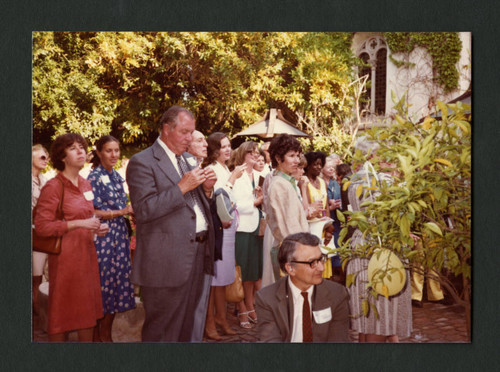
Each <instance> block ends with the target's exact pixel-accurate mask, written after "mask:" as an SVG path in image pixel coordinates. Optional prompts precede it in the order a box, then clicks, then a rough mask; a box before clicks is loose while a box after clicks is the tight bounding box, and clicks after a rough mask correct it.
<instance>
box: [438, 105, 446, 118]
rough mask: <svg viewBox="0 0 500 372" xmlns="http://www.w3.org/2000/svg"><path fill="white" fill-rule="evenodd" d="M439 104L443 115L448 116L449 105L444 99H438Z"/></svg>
mask: <svg viewBox="0 0 500 372" xmlns="http://www.w3.org/2000/svg"><path fill="white" fill-rule="evenodd" d="M437 106H438V107H439V110H441V116H442V117H443V118H447V117H448V107H446V104H444V103H443V102H442V101H437Z"/></svg>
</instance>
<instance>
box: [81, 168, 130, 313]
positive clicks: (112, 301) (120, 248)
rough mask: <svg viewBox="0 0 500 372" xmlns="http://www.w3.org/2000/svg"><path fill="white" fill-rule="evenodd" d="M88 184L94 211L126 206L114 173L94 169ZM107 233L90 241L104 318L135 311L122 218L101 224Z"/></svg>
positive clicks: (124, 225) (122, 191)
mask: <svg viewBox="0 0 500 372" xmlns="http://www.w3.org/2000/svg"><path fill="white" fill-rule="evenodd" d="M88 180H89V181H90V183H91V185H92V191H93V193H94V208H95V209H98V210H102V211H109V210H113V211H117V210H120V209H123V208H125V207H126V206H127V194H126V193H125V191H124V189H123V182H124V180H123V178H122V177H121V176H120V175H119V174H118V172H117V171H115V170H113V172H109V171H108V170H106V169H105V168H104V167H103V166H102V165H99V166H97V167H96V168H94V169H93V170H92V171H91V172H90V174H89V176H88ZM104 221H105V222H107V223H108V225H109V227H110V231H109V233H108V234H107V235H106V236H103V237H96V239H95V240H94V243H95V247H96V250H97V262H98V263H99V273H100V277H101V293H102V306H103V309H104V313H105V314H113V313H120V312H123V311H127V310H130V309H133V308H135V299H134V289H133V286H132V283H130V271H131V267H132V265H131V263H130V246H129V243H130V242H129V234H128V229H127V225H126V223H125V217H123V216H120V217H115V218H113V219H110V220H104Z"/></svg>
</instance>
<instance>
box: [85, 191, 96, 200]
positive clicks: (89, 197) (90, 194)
mask: <svg viewBox="0 0 500 372" xmlns="http://www.w3.org/2000/svg"><path fill="white" fill-rule="evenodd" d="M83 196H84V197H85V199H86V200H94V193H93V192H92V191H85V192H84V193H83Z"/></svg>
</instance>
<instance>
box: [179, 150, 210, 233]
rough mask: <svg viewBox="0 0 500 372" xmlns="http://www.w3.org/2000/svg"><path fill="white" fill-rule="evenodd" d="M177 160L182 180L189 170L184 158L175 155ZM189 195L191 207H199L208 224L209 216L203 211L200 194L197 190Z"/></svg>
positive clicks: (188, 193) (189, 192)
mask: <svg viewBox="0 0 500 372" xmlns="http://www.w3.org/2000/svg"><path fill="white" fill-rule="evenodd" d="M175 158H176V159H177V166H178V167H179V172H180V173H181V178H182V176H184V175H185V174H186V173H188V172H189V168H188V166H187V163H186V161H185V160H184V158H183V157H182V156H180V155H175ZM186 194H187V195H188V202H189V204H190V205H191V207H193V208H194V206H195V205H198V207H199V208H200V210H201V213H203V217H205V221H206V222H207V223H208V219H207V216H206V214H205V210H204V209H203V204H202V202H201V200H200V198H199V196H198V193H197V192H196V189H193V190H191V191H188V192H187V193H186Z"/></svg>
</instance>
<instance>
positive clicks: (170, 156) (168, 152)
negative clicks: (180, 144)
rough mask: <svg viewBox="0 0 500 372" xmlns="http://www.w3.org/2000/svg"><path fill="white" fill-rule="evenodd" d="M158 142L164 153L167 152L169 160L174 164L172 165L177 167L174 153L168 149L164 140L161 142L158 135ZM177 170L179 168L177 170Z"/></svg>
mask: <svg viewBox="0 0 500 372" xmlns="http://www.w3.org/2000/svg"><path fill="white" fill-rule="evenodd" d="M157 141H158V143H159V144H160V146H161V147H162V148H163V150H165V153H166V154H167V156H168V158H169V159H170V161H171V162H172V164H174V167H175V168H176V169H177V158H176V156H177V155H176V154H175V153H174V152H173V151H172V150H170V149H169V148H168V146H167V145H166V144H165V142H163V141H162V140H161V139H160V137H158V140H157ZM177 171H179V170H177Z"/></svg>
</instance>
